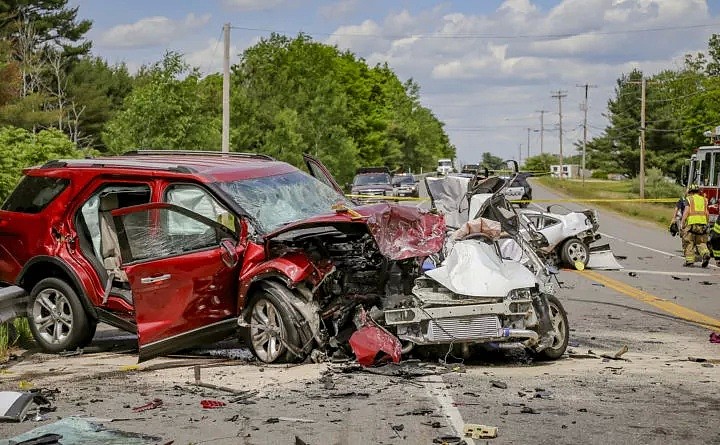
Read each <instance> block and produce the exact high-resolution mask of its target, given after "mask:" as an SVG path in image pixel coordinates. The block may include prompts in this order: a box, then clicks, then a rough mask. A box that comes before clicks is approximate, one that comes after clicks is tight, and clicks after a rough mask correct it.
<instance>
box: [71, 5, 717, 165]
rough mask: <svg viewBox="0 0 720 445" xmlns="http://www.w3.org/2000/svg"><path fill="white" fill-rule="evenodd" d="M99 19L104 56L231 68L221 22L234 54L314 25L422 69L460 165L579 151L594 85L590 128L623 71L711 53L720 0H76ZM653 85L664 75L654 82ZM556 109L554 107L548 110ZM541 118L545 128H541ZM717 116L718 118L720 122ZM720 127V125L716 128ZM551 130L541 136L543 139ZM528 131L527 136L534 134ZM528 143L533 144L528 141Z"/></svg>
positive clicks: (376, 57)
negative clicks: (168, 56)
mask: <svg viewBox="0 0 720 445" xmlns="http://www.w3.org/2000/svg"><path fill="white" fill-rule="evenodd" d="M69 4H70V5H72V6H78V7H79V12H78V16H79V18H83V19H90V20H92V21H93V27H92V30H91V31H90V32H89V33H88V38H89V39H91V40H92V41H93V53H94V54H95V55H97V56H100V57H103V58H105V59H106V60H108V62H110V63H119V62H123V63H126V64H127V65H128V67H129V68H130V69H131V70H135V69H137V68H138V67H140V66H142V65H143V64H151V63H154V62H157V61H159V60H161V59H162V57H163V55H164V54H165V52H166V51H169V50H171V51H178V52H180V53H182V54H184V55H185V58H186V60H187V61H188V62H189V63H190V64H191V65H193V66H196V67H198V68H199V69H200V70H201V71H202V72H203V73H212V72H219V71H221V67H222V26H223V24H224V23H230V24H231V25H232V31H231V63H237V62H238V60H239V55H240V54H241V53H242V51H243V50H244V49H245V48H248V47H249V46H252V45H253V44H255V43H257V42H258V41H259V39H261V38H263V37H266V36H268V35H269V34H270V33H271V32H278V33H283V34H286V35H289V36H295V35H297V34H298V33H299V32H303V33H306V34H309V35H311V36H312V37H313V39H315V40H316V41H319V42H323V43H327V44H331V45H337V46H338V47H339V48H341V49H343V50H345V49H347V50H350V51H352V52H353V53H355V54H356V55H357V56H359V57H362V58H363V59H365V60H366V61H367V63H368V64H369V65H371V66H374V65H375V64H377V63H387V64H388V65H389V66H390V67H391V68H392V69H393V70H394V71H395V73H396V74H397V75H398V77H399V78H400V79H401V80H403V81H404V80H406V79H409V78H412V79H414V80H415V81H416V82H417V83H418V84H419V86H420V97H421V102H422V104H423V105H424V106H426V107H428V108H429V109H431V110H432V111H433V113H434V114H435V115H436V116H437V117H438V119H440V120H441V121H442V122H444V123H445V130H446V132H447V134H448V136H449V137H450V141H451V143H452V144H453V145H455V147H456V148H457V161H458V163H459V164H464V163H476V162H478V161H479V160H480V158H481V155H482V153H483V152H490V153H493V154H494V155H496V156H499V157H502V158H504V159H518V158H519V157H520V158H521V160H523V159H525V158H526V157H527V155H528V153H529V154H530V155H531V156H534V155H537V154H539V153H540V149H541V145H542V148H543V150H544V152H546V153H559V151H560V132H559V106H560V104H559V102H560V101H559V100H558V99H557V98H553V97H552V96H553V95H558V92H560V95H563V96H564V97H562V126H563V142H562V145H563V154H564V155H566V156H567V155H573V154H577V153H578V151H577V148H576V147H575V143H576V142H578V141H580V140H582V137H583V111H582V108H583V107H582V103H583V102H584V100H585V88H584V87H583V86H582V85H586V84H587V85H590V87H589V88H588V89H587V92H588V127H587V130H588V139H591V138H592V137H594V136H598V135H600V134H601V132H602V130H603V128H604V127H605V126H606V125H607V120H606V119H605V117H604V116H603V115H604V113H605V112H606V110H607V101H608V99H610V98H611V97H612V96H613V91H614V88H615V86H616V82H617V79H618V78H619V77H620V76H621V75H622V74H623V73H629V72H631V71H632V70H633V69H634V68H638V69H640V70H642V71H643V72H644V73H646V74H647V75H652V74H655V73H658V72H660V71H662V70H665V69H677V68H680V67H681V66H682V63H683V59H684V55H685V54H687V53H696V52H698V51H701V52H705V53H707V42H708V39H709V37H710V36H711V34H712V33H713V32H716V33H720V0H504V1H501V0H464V1H459V0H455V1H453V0H449V1H427V0H415V1H410V0H407V1H402V0H385V1H383V0H322V1H315V0H182V1H178V0H144V1H140V0H116V1H107V0H70V2H69ZM649 88H652V86H649ZM542 110H544V111H545V112H544V113H541V111H542ZM541 116H542V117H543V126H542V129H543V130H542V131H540V130H541V125H540V119H541ZM714 125H720V122H718V123H715V124H714ZM714 125H713V127H714ZM541 136H542V144H541ZM528 142H529V143H528ZM528 149H529V151H528Z"/></svg>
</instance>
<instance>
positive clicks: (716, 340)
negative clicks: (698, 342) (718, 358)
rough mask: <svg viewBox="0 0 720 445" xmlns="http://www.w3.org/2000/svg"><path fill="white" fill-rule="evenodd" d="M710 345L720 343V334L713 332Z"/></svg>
mask: <svg viewBox="0 0 720 445" xmlns="http://www.w3.org/2000/svg"><path fill="white" fill-rule="evenodd" d="M710 343H720V334H718V333H717V332H711V333H710Z"/></svg>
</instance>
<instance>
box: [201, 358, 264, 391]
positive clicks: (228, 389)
mask: <svg viewBox="0 0 720 445" xmlns="http://www.w3.org/2000/svg"><path fill="white" fill-rule="evenodd" d="M193 369H194V371H195V383H193V384H194V385H195V386H200V387H202V388H208V389H215V390H217V391H224V392H229V393H230V394H236V395H240V396H244V395H246V394H248V393H249V392H251V391H246V390H242V389H233V388H228V387H226V386H218V385H213V384H212V383H205V382H203V381H202V379H201V378H200V369H201V368H200V365H195V367H194V368H193ZM261 370H262V368H261ZM255 394H257V392H256V393H255ZM253 395H254V394H253Z"/></svg>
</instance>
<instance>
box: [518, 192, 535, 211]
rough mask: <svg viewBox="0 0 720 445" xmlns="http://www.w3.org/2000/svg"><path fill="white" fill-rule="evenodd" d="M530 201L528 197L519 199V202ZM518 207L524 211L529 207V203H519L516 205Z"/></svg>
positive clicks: (524, 196)
mask: <svg viewBox="0 0 720 445" xmlns="http://www.w3.org/2000/svg"><path fill="white" fill-rule="evenodd" d="M530 199H532V198H530V197H529V196H528V195H523V197H522V198H520V200H521V201H530ZM518 205H519V206H520V208H521V209H526V208H527V206H529V205H530V203H529V202H521V203H518Z"/></svg>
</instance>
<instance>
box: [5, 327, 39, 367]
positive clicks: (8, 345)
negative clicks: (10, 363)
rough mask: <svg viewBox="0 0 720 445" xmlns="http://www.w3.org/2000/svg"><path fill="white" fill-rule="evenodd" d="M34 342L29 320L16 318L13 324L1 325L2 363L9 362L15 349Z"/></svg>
mask: <svg viewBox="0 0 720 445" xmlns="http://www.w3.org/2000/svg"><path fill="white" fill-rule="evenodd" d="M31 340H32V333H31V332H30V325H28V321H27V318H25V317H22V318H16V319H15V320H13V321H12V323H9V322H8V323H0V363H2V362H4V361H6V360H7V358H8V356H9V354H10V351H11V350H12V348H14V347H18V346H21V345H26V344H28V343H30V341H31Z"/></svg>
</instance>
